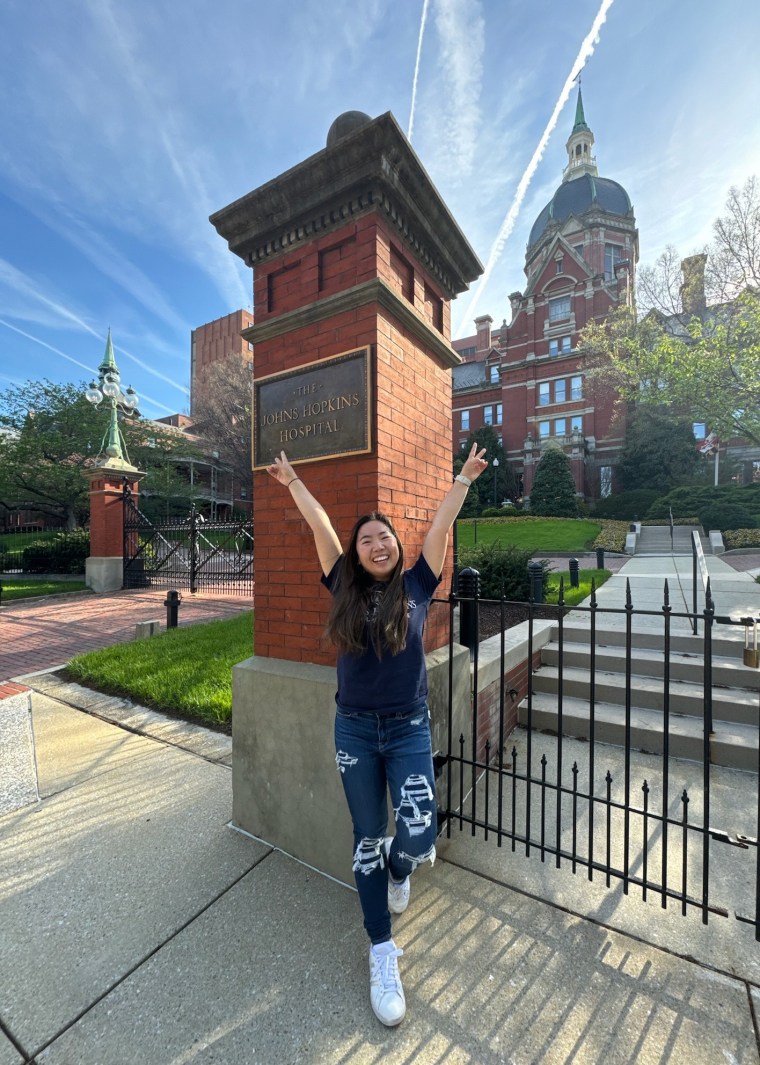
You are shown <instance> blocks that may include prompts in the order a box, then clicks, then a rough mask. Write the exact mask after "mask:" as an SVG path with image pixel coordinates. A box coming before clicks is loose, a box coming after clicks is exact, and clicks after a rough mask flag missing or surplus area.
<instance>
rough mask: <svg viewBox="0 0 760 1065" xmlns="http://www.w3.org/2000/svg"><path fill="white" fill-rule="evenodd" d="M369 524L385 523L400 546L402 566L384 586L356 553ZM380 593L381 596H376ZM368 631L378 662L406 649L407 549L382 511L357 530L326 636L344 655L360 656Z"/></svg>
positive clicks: (366, 517) (361, 520)
mask: <svg viewBox="0 0 760 1065" xmlns="http://www.w3.org/2000/svg"><path fill="white" fill-rule="evenodd" d="M368 521H379V522H382V524H383V525H385V526H386V528H387V529H388V530H389V532H390V533H391V534H392V535H393V537H394V538H395V540H396V543H397V544H398V562H397V563H396V566H395V567H394V570H393V573H392V574H391V577H390V580H388V581H387V582H383V583H382V584H380V582H378V581H376V580H375V579H374V577H372V576H371V575H370V574H369V573H367V571H366V570H365V569H364V567H363V566H362V564H361V563H360V562H359V553H358V551H357V550H356V541H357V539H358V537H359V530H360V529H361V527H362V525H366V524H367V522H368ZM378 589H379V590H380V593H381V594H379V595H378V594H376V593H377V591H378ZM373 593H375V594H373ZM373 607H374V609H372V608H373ZM368 615H369V616H368ZM365 628H367V629H368V630H369V638H370V641H371V643H372V646H373V647H374V649H375V652H376V654H377V656H378V658H382V655H383V652H384V651H390V653H391V654H392V655H397V654H398V653H399V651H403V650H404V648H405V647H406V634H407V631H408V629H409V619H408V616H407V596H406V592H405V590H404V548H403V547H402V545H401V541H400V540H399V538H398V533H397V532H396V530H395V529H394V528H393V525H392V523H391V521H390V519H389V518H387V517H386V516H385V514H382V513H381V512H380V511H379V510H373V511H372V513H371V514H365V515H363V516H362V517H361V518H359V520H358V521H357V523H356V525H354V527H353V530H352V532H351V538H350V540H349V544H348V550H347V551H346V553H345V555H344V556H343V562H342V564H341V568H340V572H339V574H338V583H337V586H336V588H335V590H334V594H333V599H332V607H331V610H330V616H329V618H328V621H327V628H326V630H325V634H326V635H327V637H328V638H329V639H330V640H332V642H333V643H334V644H335V646H336V647H337V648H338V650H339V651H340V652H342V653H343V654H356V655H359V654H362V653H363V652H364V651H365V649H366V642H365V635H364V633H365Z"/></svg>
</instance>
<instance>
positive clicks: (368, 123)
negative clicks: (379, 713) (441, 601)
mask: <svg viewBox="0 0 760 1065" xmlns="http://www.w3.org/2000/svg"><path fill="white" fill-rule="evenodd" d="M346 131H348V132H347V133H346ZM341 134H344V135H341ZM211 221H212V222H213V224H214V225H215V226H216V228H217V230H218V232H219V233H220V234H221V235H222V236H224V237H225V238H226V239H227V240H228V242H229V246H230V248H231V250H232V251H234V252H235V253H236V254H237V255H239V256H241V258H243V260H244V261H245V262H246V263H248V264H249V265H250V266H252V267H253V268H254V278H255V280H254V318H255V325H254V326H253V327H252V328H250V329H249V330H247V331H245V332H244V334H243V335H244V337H246V338H247V339H249V340H252V341H253V342H254V378H255V381H259V380H260V379H261V378H265V377H268V376H269V375H271V374H275V373H279V372H281V371H286V370H293V369H297V368H299V367H303V366H306V365H307V364H311V363H315V362H319V360H323V359H327V358H330V357H332V356H336V355H339V354H341V353H344V352H350V351H354V350H356V349H359V348H363V347H365V346H368V347H369V348H370V351H371V367H372V369H371V374H370V378H371V380H370V394H371V422H372V440H371V448H370V451H369V452H368V453H364V454H354V455H347V456H344V457H329V456H328V457H325V458H323V459H318V460H316V461H309V462H308V463H304V464H303V465H301V466H299V469H298V472H299V473H300V474H302V476H303V479H304V481H305V482H306V484H307V485H308V487H309V488H310V489H311V491H313V493H314V494H315V495H316V497H317V498H318V499H319V500H320V502H321V503H322V504H323V505H324V507H325V509H326V510H327V512H328V514H329V515H330V517H331V518H332V520H333V523H334V524H335V526H336V528H337V531H338V534H339V536H340V538H341V540H342V541H343V542H344V543H345V542H346V540H347V537H348V534H349V532H350V529H351V527H352V526H353V524H354V522H355V520H356V519H357V518H358V517H359V516H360V515H361V514H363V513H366V512H368V511H371V510H373V509H380V510H383V511H385V512H386V513H387V514H388V516H389V517H390V518H391V520H392V521H393V523H394V525H395V526H396V529H397V530H398V533H399V535H400V537H401V541H402V543H403V545H404V549H405V552H406V558H407V560H409V562H410V563H411V561H413V560H414V559H415V558H416V557H417V556H418V554H419V551H420V549H421V546H422V541H423V539H424V536H425V533H426V531H427V529H428V527H429V525H430V521H431V520H432V517H433V515H434V513H435V511H436V508H437V507H438V505H439V503H440V501H441V499H442V498H443V496H444V495H445V493H446V491H447V490H448V488H449V486H450V484H451V479H452V471H451V468H452V454H451V367H452V366H454V365H455V364H457V363H458V362H459V361H460V360H459V356H458V355H456V353H455V352H454V351H453V349H452V347H451V327H450V300H451V299H452V298H453V297H454V296H456V295H457V294H458V293H459V292H462V291H463V290H464V289H465V288H467V286H468V284H469V282H470V281H472V280H473V279H474V278H476V277H477V276H478V275H479V273H480V272H481V269H482V267H481V265H480V263H479V261H478V259H477V258H476V256H475V255H474V253H473V251H472V249H471V248H470V246H469V244H468V243H467V241H466V240H465V238H464V236H463V235H462V233H461V231H460V230H459V228H458V227H457V225H456V223H455V221H454V219H453V218H452V217H451V215H450V214H449V212H448V210H447V208H446V206H445V204H444V203H443V201H442V200H441V198H440V196H439V195H438V193H437V192H436V190H435V188H434V187H433V185H432V183H431V182H430V179H429V178H428V176H427V174H426V173H425V171H424V169H423V168H422V165H421V164H420V161H419V160H418V158H417V156H416V155H415V153H414V152H413V150H412V148H411V146H410V144H409V142H408V141H407V139H406V137H405V136H404V134H403V133H402V131H401V130H400V128H399V126H398V125H397V123H396V121H395V119H394V118H393V116H392V115H391V114H390V113H388V114H385V115H382V116H381V117H380V118H377V119H375V120H370V119H368V118H367V116H357V113H355V112H352V113H350V116H348V115H347V116H341V118H340V119H338V120H337V121H336V123H334V125H333V129H332V130H331V132H330V135H329V137H328V146H327V148H325V149H324V150H323V151H321V152H318V153H317V154H316V155H314V156H312V157H311V158H309V159H307V160H305V162H303V163H301V164H300V165H299V166H296V167H295V168H293V169H292V170H289V171H287V172H286V173H285V174H282V175H281V176H280V177H279V178H275V179H274V180H273V181H271V182H269V183H268V184H267V185H264V186H263V187H262V188H260V189H257V190H255V191H254V192H251V193H249V194H248V195H247V196H244V197H243V198H242V199H241V200H238V201H236V202H235V203H233V204H231V205H230V206H229V207H226V208H224V209H223V210H221V211H219V212H217V213H216V214H215V215H213V216H212V219H211ZM256 413H257V416H262V415H263V413H264V412H261V411H257V412H256ZM284 447H285V450H286V452H287V450H288V448H287V445H284ZM272 458H273V455H271V454H267V455H258V454H257V455H255V461H256V463H257V465H258V466H259V472H257V473H256V477H255V482H254V527H255V549H254V559H255V579H256V611H255V647H256V655H257V656H265V657H271V658H278V659H288V660H291V661H302V662H312V663H324V664H328V663H333V662H334V660H335V654H334V651H333V650H332V649H331V648H330V647H329V646H326V645H325V643H324V640H323V637H322V632H323V629H324V624H325V621H326V616H327V609H328V606H329V599H328V596H327V594H326V592H325V591H324V589H322V588H321V587H320V584H319V576H320V571H319V566H318V563H317V560H316V554H315V551H314V546H313V541H312V537H311V533H310V531H309V529H308V527H307V526H306V524H305V522H304V521H303V520H302V518H301V516H300V514H299V513H298V510H297V509H296V507H295V506H294V504H293V502H292V500H291V498H290V495H289V493H288V492H286V491H285V490H284V489H283V488H282V486H281V485H279V484H277V483H276V482H274V481H273V480H272V479H271V478H270V477H269V476H268V474H266V473H265V472H264V470H263V468H262V467H263V466H264V465H265V464H266V463H267V462H271V460H272ZM450 576H451V553H450V554H449V560H448V562H447V565H446V569H445V572H444V581H443V584H442V586H441V591H440V594H441V595H442V596H446V595H447V594H448V591H449V583H450ZM427 632H428V650H432V649H433V648H436V647H440V646H442V644H443V643H445V641H446V640H447V638H448V633H447V612H446V610H444V609H441V608H439V609H435V608H434V609H433V610H432V611H431V615H430V620H429V622H428V630H427Z"/></svg>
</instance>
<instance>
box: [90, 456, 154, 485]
mask: <svg viewBox="0 0 760 1065" xmlns="http://www.w3.org/2000/svg"><path fill="white" fill-rule="evenodd" d="M84 475H85V477H86V478H87V480H88V481H90V482H92V481H95V480H98V479H99V478H105V479H107V480H109V481H112V482H114V483H115V482H117V481H118V482H120V481H122V480H123V479H124V478H126V480H127V481H129V482H130V483H131V484H134V483H135V482H137V481H139V480H140V479H141V478H142V477H144V476H145V470H138V468H137V466H132V465H131V464H130V463H129V462H125V461H124V460H123V459H115V458H109V459H107V460H106V461H105V462H97V464H96V465H95V466H88V467H87V468H86V469H85V471H84Z"/></svg>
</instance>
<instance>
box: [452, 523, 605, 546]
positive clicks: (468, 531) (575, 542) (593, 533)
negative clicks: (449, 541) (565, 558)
mask: <svg viewBox="0 0 760 1065" xmlns="http://www.w3.org/2000/svg"><path fill="white" fill-rule="evenodd" d="M601 529H602V527H601V525H599V524H598V522H595V521H586V520H584V519H579V518H547V519H545V520H542V519H540V518H464V519H460V520H459V521H458V522H457V538H458V545H459V547H473V546H474V545H475V543H478V544H492V543H496V542H500V543H502V544H505V545H509V546H513V547H520V548H523V549H525V550H527V551H544V552H548V551H586V550H590V548H591V545H592V544H593V542H594V540H595V539H596V537H597V536H598V535H599V533H600V532H601Z"/></svg>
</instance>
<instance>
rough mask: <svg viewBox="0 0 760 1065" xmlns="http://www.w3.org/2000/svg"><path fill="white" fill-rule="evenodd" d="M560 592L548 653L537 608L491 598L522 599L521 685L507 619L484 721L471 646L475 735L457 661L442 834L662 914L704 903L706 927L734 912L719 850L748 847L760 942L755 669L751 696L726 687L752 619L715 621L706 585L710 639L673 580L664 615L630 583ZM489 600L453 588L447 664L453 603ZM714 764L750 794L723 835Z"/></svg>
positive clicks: (748, 688)
mask: <svg viewBox="0 0 760 1065" xmlns="http://www.w3.org/2000/svg"><path fill="white" fill-rule="evenodd" d="M563 591H564V590H563V587H562V585H561V586H560V600H559V604H558V610H557V617H556V619H555V620H553V621H551V622H550V623H549V624H550V625H552V626H553V627H554V631H553V638H552V639H551V640H550V641H549V642H548V643H547V644H546V646H545V647H543V648H542V649H541V650H540V651H539V650H538V645H537V642H536V632H537V630H536V625H537V621H536V617H535V607H534V605H533V604H532V603H524V604H514V603H507V602H506V601H505V600H502V601H500V603H497V602H495V601H491V602H489V603H488V605H489V607H492V608H498V607H499V606H500V607H501V611H502V616H503V615H504V612H505V610H506V609H507V608H510V607H515V606H518V605H519V606H521V607H522V608H524V609H525V611H526V614H527V633H526V638H525V655H524V659H525V663H524V669H523V678H524V685H523V689H522V690H519V691H518V690H517V689H516V688H515V687H510V685H512V684H519V683H520V682H519V680H518V681H516V680H515V679H514V677H515V667H514V664H512V665H511V666H510V667H509V669H508V668H507V663H506V661H505V633H504V626H503V624H502V631H501V637H500V668H499V671H498V677H499V681H498V687H499V690H498V693H497V695H496V697H495V698H494V695H493V692H492V693H491V696H490V705H491V712H490V713H489V714H484V712H483V706H482V705H481V702H480V701H479V700H481V698H482V695H483V693H482V691H481V690H480V689H481V686H480V685H479V681H478V670H479V654H480V651H479V644H478V641H477V640H476V641H475V645H474V647H473V648H472V662H471V667H470V668H471V683H470V685H469V686H468V687H469V689H470V690H471V693H472V695H471V698H472V703H471V706H470V707H469V711H468V715H466V716H468V720H469V727H468V728H466V729H461V730H460V729H459V727H458V726H457V727H456V728H455V724H454V722H455V720H459V721H461V719H462V715H461V712H457V708H456V707H455V706H454V702H453V691H454V684H453V680H452V666H451V665H450V670H449V704H448V723H447V724H448V727H447V733H448V748H447V750H446V752H445V754H442V756H441V759H440V761H441V764H442V765H445V766H447V767H448V772H447V774H446V777H447V780H446V787H445V795H442V796H440V799H441V800H442V805H443V806H445V808H444V809H442V811H441V816H442V824H443V825H445V832H446V834H447V835H448V836H451V835H452V833H453V832H455V831H457V830H458V831H460V832H462V831H465V829H469V832H470V834H471V835H472V836H475V835H477V834H481V835H482V839H483V841H484V842H485V841H488V840H492V841H495V842H496V845H497V846H498V847H501V846H502V845H504V844H505V843H508V844H509V845H510V847H511V851H512V852H514V853H518V852H519V853H522V854H523V855H524V856H525V857H526V858H530V857H534V858H538V859H539V860H540V861H542V862H545V861H547V860H551V861H553V862H554V864H555V865H556V868H557V869H560V868H565V869H569V870H570V871H571V872H572V873H574V874H576V873H577V872H578V871H585V874H586V876H587V877H588V880H590V881H591V880H595V879H596V880H599V879H600V878H602V879H603V882H604V883H605V885H606V886H607V887H610V886H611V884H612V881H613V880H614V881H616V882H620V883H622V887H623V892H624V893H625V894H628V893H629V891H630V890H632V889H635V890H640V891H641V893H642V897H643V898H644V899H647V898H648V897H649V896H650V895H655V896H657V897H659V898H660V900H661V904H662V907H663V908H667V907H668V906H669V905H671V906H672V905H673V904H676V906H677V908H678V909H680V912H681V913H682V914H686V912H687V911H688V910H690V909H692V910H693V909H697V910H699V911H700V913H701V918H702V921H703V923H707V921H708V916H709V915H710V914H713V915H720V916H724V917H726V916H729V913H730V912H733V909H732V907H731V906H728V905H726V904H725V900H721V899H720V898H715V897H714V889H713V885H712V880H711V872H712V869H713V865H712V864H711V857H712V855H711V845H712V844H715V843H720V844H722V845H724V846H730V847H732V848H737V852H736V853H738V852H739V851H741V852H744V853H745V854H746V855H747V857H748V858H750V859H751V860H752V862H753V870H752V873H751V874H749V871H748V870H746V869H745V870H744V875H743V880H752V881H753V883H754V889H753V892H752V899H751V900H749V901H748V903H747V905H746V906H744V907H743V909H741V910H740V911H736V912H734V916H735V917H736V918H737V919H738V920H739V921H742V922H746V923H750V924H753V925H754V927H755V938H756V939H758V940H760V853H759V852H758V846H757V839H758V836H759V835H760V801H759V799H758V777H759V775H760V674H758V673H751V672H749V671H744V673H743V675H742V679H743V683H744V685H745V687H743V688H731V687H730V686H729V685H728V684H727V678H729V677H731V676H732V675H733V674H734V673H735V670H734V669H733V668H732V667H733V665H734V660H736V659H738V660H741V653H742V644H741V642H740V640H739V639H738V637H739V636H740V631H741V630H740V627H741V626H742V625H743V624H744V623H745V621H746V619H741V620H737V619H732V618H730V617H717V616H716V614H715V609H714V604H713V602H712V600H711V598H710V593H709V587H708V588H707V590H706V592H707V594H706V600H705V606H704V609H703V610H702V611H701V612H700V613H699V615H698V617H699V618H700V619H701V621H702V635H701V636H695V635H694V622H695V620H696V618H695V615H694V613H693V612H685V611H676V610H674V609H673V607H672V605H671V603H670V599H669V593H668V584H667V581H665V583H664V588H663V600H662V606H661V608H660V609H659V610H635V609H634V607H633V603H632V601H631V593H630V587H628V588H627V595H626V602H625V605H624V606H623V607H619V608H610V607H602V606H600V605H599V604H598V602H597V598H596V593H595V592H594V593H592V596H591V600H590V604H589V605H587V606H580V607H573V608H572V610H569V609H566V608H564V594H563ZM484 602H485V601H483V600H479V599H478V597H477V594H475V595H474V596H473V597H471V598H469V599H467V600H463V599H462V597H461V596H456V595H452V597H451V599H450V610H451V618H450V621H451V646H450V662H453V657H454V638H455V628H454V626H455V613H454V611H455V608H456V607H457V606H458V607H460V608H461V607H463V606H465V605H466V606H467V607H469V609H470V610H471V611H472V610H474V611H475V613H476V615H477V613H478V611H479V610H480V608H481V606H482V605H483V603H484ZM639 619H646V620H645V621H644V622H643V623H642V624H640V625H637V621H638V620H639ZM653 619H656V620H657V627H656V629H655V630H654V631H653V626H652V621H653ZM546 626H547V623H546V622H545V621H542V630H545V629H546ZM544 638H545V636H542V639H544ZM491 654H493V651H491ZM539 654H540V655H541V660H542V663H543V665H542V666H541V668H540V669H538V670H537V669H536V668H535V667H536V666H537V664H538V655H539ZM723 656H729V657H728V658H724V657H723ZM510 669H511V673H510ZM716 674H717V675H716ZM734 683H738V681H735V682H734ZM518 702H519V704H520V705H519V708H518V707H517V703H518ZM494 705H495V706H496V712H495V713H494V710H493V707H494ZM515 723H517V726H518V727H517V728H516V729H515V730H514V731H512V727H513V725H514V724H515ZM578 739H580V740H582V741H583V744H582V745H578V744H577V743H576V742H574V741H575V740H578ZM732 744H734V746H733V747H732ZM610 745H616V746H614V747H613V746H610ZM570 747H571V748H572V754H571V755H570V756H569V757H568V755H567V750H568V748H570ZM579 752H580V753H579ZM613 752H614V756H613ZM642 752H645V756H644V757H642ZM716 764H718V765H721V766H727V765H728V766H735V767H737V768H739V769H742V770H744V771H745V773H746V792H745V795H747V796H750V797H751V799H750V801H748V802H746V801H745V803H744V812H740V811H738V810H735V811H731V812H730V814H728V815H726V816H730V817H731V818H733V822H732V823H731V824H726V825H724V826H723V827H716V826H715V825H714V824H713V821H712V792H713V775H714V773H715V771H716V769H715V767H716ZM737 821H738V822H739V823H737ZM719 864H720V863H719Z"/></svg>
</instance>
